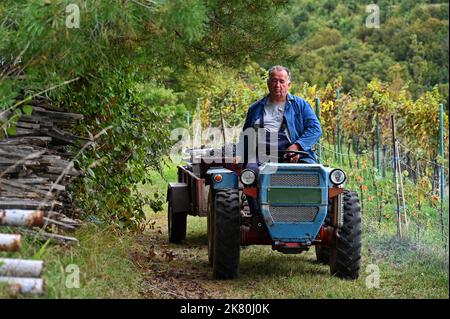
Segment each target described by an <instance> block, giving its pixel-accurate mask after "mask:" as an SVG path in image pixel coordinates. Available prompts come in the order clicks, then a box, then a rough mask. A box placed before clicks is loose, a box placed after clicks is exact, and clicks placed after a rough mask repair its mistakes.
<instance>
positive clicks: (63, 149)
mask: <svg viewBox="0 0 450 319" xmlns="http://www.w3.org/2000/svg"><path fill="white" fill-rule="evenodd" d="M28 104H29V105H32V107H33V109H32V113H31V114H30V115H26V114H22V115H21V116H20V118H19V119H18V121H17V122H16V125H15V132H14V133H15V134H13V136H8V135H6V137H5V138H2V139H0V251H18V250H19V249H20V246H21V239H22V237H21V236H32V237H33V238H37V239H40V240H42V241H47V240H48V239H50V240H51V241H54V242H56V243H62V244H67V245H71V244H78V240H77V239H76V238H74V237H70V236H64V235H61V234H59V233H60V232H61V231H71V230H74V229H76V227H78V226H80V225H81V221H80V220H78V219H77V218H78V217H79V216H80V213H81V211H80V210H79V209H77V208H76V207H74V206H73V203H72V199H71V195H70V193H69V192H68V191H67V186H68V184H69V183H70V182H71V181H72V180H73V179H74V178H77V177H80V176H82V172H81V171H80V170H78V169H76V168H75V167H74V163H73V160H72V159H73V157H74V154H71V153H70V150H69V147H68V146H69V145H77V144H80V145H81V144H83V143H86V139H84V138H81V137H79V136H76V135H73V134H71V133H70V132H69V131H68V130H70V128H71V126H72V125H74V124H75V123H76V122H77V121H79V120H81V119H82V118H83V116H82V115H80V114H75V113H65V112H59V111H56V110H54V108H52V107H51V105H50V104H49V103H47V102H46V101H45V100H42V99H40V100H34V101H31V102H30V103H28ZM10 116H11V111H9V112H8V111H6V112H5V111H3V112H0V122H5V120H7V119H8V118H10ZM83 140H84V141H83ZM1 226H11V227H14V232H16V233H18V234H1V232H2V227H1ZM8 230H10V228H8ZM42 269H43V262H42V261H30V260H21V259H8V258H0V284H1V283H7V284H8V285H9V286H10V287H11V288H12V289H14V290H16V291H17V292H20V293H38V294H39V293H42V292H43V286H44V282H43V279H42V278H40V277H41V275H42Z"/></svg>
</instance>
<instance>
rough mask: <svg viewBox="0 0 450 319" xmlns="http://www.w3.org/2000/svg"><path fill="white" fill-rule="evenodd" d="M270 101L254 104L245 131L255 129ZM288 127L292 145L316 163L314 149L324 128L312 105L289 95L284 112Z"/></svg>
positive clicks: (245, 124)
mask: <svg viewBox="0 0 450 319" xmlns="http://www.w3.org/2000/svg"><path fill="white" fill-rule="evenodd" d="M267 101H268V96H266V97H264V98H263V99H261V100H259V101H257V102H256V103H254V104H252V105H251V106H250V108H249V109H248V112H247V118H246V119H245V123H244V127H243V130H246V129H247V128H249V127H253V126H254V124H255V121H256V120H257V119H259V118H260V117H261V115H262V113H263V112H264V105H266V103H267ZM284 117H285V118H286V123H287V127H288V130H289V135H290V138H291V141H292V143H297V144H299V145H300V147H301V148H302V149H303V150H304V151H306V152H308V153H309V154H310V158H311V159H312V160H313V161H314V162H315V158H316V157H315V155H314V152H313V151H312V149H311V148H312V147H313V146H314V144H316V143H317V142H318V141H319V138H320V137H321V136H322V128H321V127H320V122H319V120H318V119H317V116H316V114H315V113H314V110H313V108H312V107H311V105H310V104H309V103H308V102H307V101H305V100H304V99H302V98H300V97H298V96H295V95H292V94H288V95H287V99H286V108H285V111H284Z"/></svg>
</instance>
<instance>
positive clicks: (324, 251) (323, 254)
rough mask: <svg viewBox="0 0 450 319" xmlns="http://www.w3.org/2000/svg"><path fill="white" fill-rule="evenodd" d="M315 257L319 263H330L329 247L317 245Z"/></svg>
mask: <svg viewBox="0 0 450 319" xmlns="http://www.w3.org/2000/svg"><path fill="white" fill-rule="evenodd" d="M316 257H317V261H318V262H319V263H321V264H324V265H328V264H329V263H330V247H325V246H319V245H317V246H316Z"/></svg>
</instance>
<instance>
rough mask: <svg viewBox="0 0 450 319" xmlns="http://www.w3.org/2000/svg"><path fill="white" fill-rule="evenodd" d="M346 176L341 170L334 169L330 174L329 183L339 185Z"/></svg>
mask: <svg viewBox="0 0 450 319" xmlns="http://www.w3.org/2000/svg"><path fill="white" fill-rule="evenodd" d="M346 178H347V177H346V176H345V173H344V171H343V170H341V169H334V170H332V171H331V173H330V181H331V182H332V183H333V184H334V185H341V184H343V183H344V182H345V180H346Z"/></svg>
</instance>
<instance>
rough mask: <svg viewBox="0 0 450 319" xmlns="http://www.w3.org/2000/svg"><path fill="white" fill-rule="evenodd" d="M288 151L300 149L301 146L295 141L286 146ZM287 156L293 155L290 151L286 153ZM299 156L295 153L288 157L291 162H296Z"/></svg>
mask: <svg viewBox="0 0 450 319" xmlns="http://www.w3.org/2000/svg"><path fill="white" fill-rule="evenodd" d="M288 150H289V151H302V148H301V147H300V145H298V144H297V143H294V144H292V145H291V146H289V147H288ZM286 155H287V156H290V155H293V154H292V153H286ZM299 158H300V154H297V155H295V156H293V157H291V158H290V159H289V162H291V163H297V162H298V160H299Z"/></svg>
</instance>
